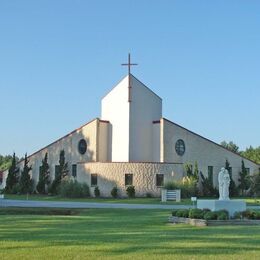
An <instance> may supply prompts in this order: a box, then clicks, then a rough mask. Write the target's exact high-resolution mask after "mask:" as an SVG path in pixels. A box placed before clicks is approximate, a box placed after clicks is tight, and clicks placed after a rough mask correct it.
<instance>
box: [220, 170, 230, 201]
mask: <svg viewBox="0 0 260 260" xmlns="http://www.w3.org/2000/svg"><path fill="white" fill-rule="evenodd" d="M229 184H230V176H229V173H228V171H227V170H226V169H225V168H224V167H223V168H221V170H220V172H219V174H218V187H219V200H229Z"/></svg>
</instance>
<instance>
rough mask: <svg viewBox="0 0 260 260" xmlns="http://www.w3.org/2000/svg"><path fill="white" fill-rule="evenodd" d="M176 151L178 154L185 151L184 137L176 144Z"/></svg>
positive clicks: (182, 153)
mask: <svg viewBox="0 0 260 260" xmlns="http://www.w3.org/2000/svg"><path fill="white" fill-rule="evenodd" d="M175 151H176V153H177V154H178V155H180V156H182V155H184V153H185V143H184V141H183V140H182V139H179V140H178V141H177V142H176V144H175Z"/></svg>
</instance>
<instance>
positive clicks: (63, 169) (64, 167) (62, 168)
mask: <svg viewBox="0 0 260 260" xmlns="http://www.w3.org/2000/svg"><path fill="white" fill-rule="evenodd" d="M59 164H60V165H59V173H60V180H63V179H64V178H65V177H67V176H68V173H69V170H68V163H67V162H66V160H65V151H64V150H61V152H60V160H59Z"/></svg>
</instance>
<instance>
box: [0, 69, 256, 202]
mask: <svg viewBox="0 0 260 260" xmlns="http://www.w3.org/2000/svg"><path fill="white" fill-rule="evenodd" d="M61 150H64V151H65V157H66V161H67V162H68V165H69V169H70V175H71V176H72V177H73V178H75V179H76V180H78V181H79V182H86V183H87V184H88V185H89V186H90V187H91V191H92V194H93V190H94V187H96V186H98V187H99V189H100V192H101V196H104V197H106V196H111V190H112V188H113V187H117V188H118V189H119V194H120V195H121V196H125V195H126V188H127V186H129V185H133V186H135V190H136V196H145V195H146V194H147V193H150V194H152V195H153V196H159V194H160V191H161V187H162V185H163V183H166V182H168V181H172V180H180V179H182V178H183V177H184V176H185V171H184V164H185V163H192V164H194V163H195V162H197V163H198V168H199V171H201V172H202V173H203V175H204V176H210V178H212V180H213V183H214V185H216V186H217V174H218V172H219V171H220V169H221V167H223V166H224V165H225V161H226V160H228V161H229V163H230V166H231V167H232V177H233V179H234V180H235V181H236V182H237V181H238V174H239V171H240V170H241V161H242V160H244V163H245V166H246V168H248V170H249V171H250V173H251V174H252V173H254V172H255V171H258V170H259V167H260V165H259V164H257V163H254V162H253V161H251V160H248V159H246V158H243V157H241V156H240V155H239V154H236V153H233V152H231V151H229V150H227V149H225V148H224V147H222V146H220V145H218V144H217V143H214V142H212V141H210V140H208V139H206V138H204V137H202V136H200V135H198V134H196V133H194V132H192V131H190V130H188V129H185V128H184V127H182V126H180V125H178V124H176V123H174V122H171V121H169V120H168V119H165V118H163V117H162V99H161V98H160V97H159V96H158V95H157V94H155V93H154V92H153V91H152V90H150V89H149V88H148V87H146V86H145V85H144V84H143V83H142V82H140V81H139V80H138V79H137V78H135V77H134V76H133V75H132V74H130V73H129V74H128V75H127V76H126V77H124V78H123V79H122V80H121V81H120V82H119V83H118V84H117V85H116V86H115V87H114V88H113V89H112V90H111V91H110V92H109V93H108V94H107V95H106V96H105V97H104V98H103V99H102V102H101V118H96V119H94V120H92V121H90V122H88V123H87V124H85V125H83V126H81V127H80V128H78V129H76V130H74V131H72V132H71V133H69V134H67V135H66V136H64V137H62V138H60V139H59V140H57V141H55V142H53V143H52V144H50V145H48V146H46V147H44V148H42V149H40V150H39V151H37V152H35V153H33V154H32V155H30V156H29V164H30V165H31V166H32V171H31V174H32V178H33V180H34V182H35V183H37V182H38V178H39V169H40V166H41V163H42V159H43V158H44V155H45V153H46V152H47V153H48V163H49V165H50V173H51V178H52V180H53V179H54V176H55V169H56V168H57V167H56V165H58V162H59V154H60V151H61ZM18 167H19V168H20V170H21V169H22V167H23V162H20V163H19V164H18ZM7 174H8V171H5V172H4V175H3V182H2V185H0V188H3V187H4V186H5V182H6V178H7Z"/></svg>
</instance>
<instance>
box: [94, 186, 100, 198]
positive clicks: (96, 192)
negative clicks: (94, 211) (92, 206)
mask: <svg viewBox="0 0 260 260" xmlns="http://www.w3.org/2000/svg"><path fill="white" fill-rule="evenodd" d="M94 194H95V197H96V198H98V197H100V190H99V188H98V186H96V187H95V189H94Z"/></svg>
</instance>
